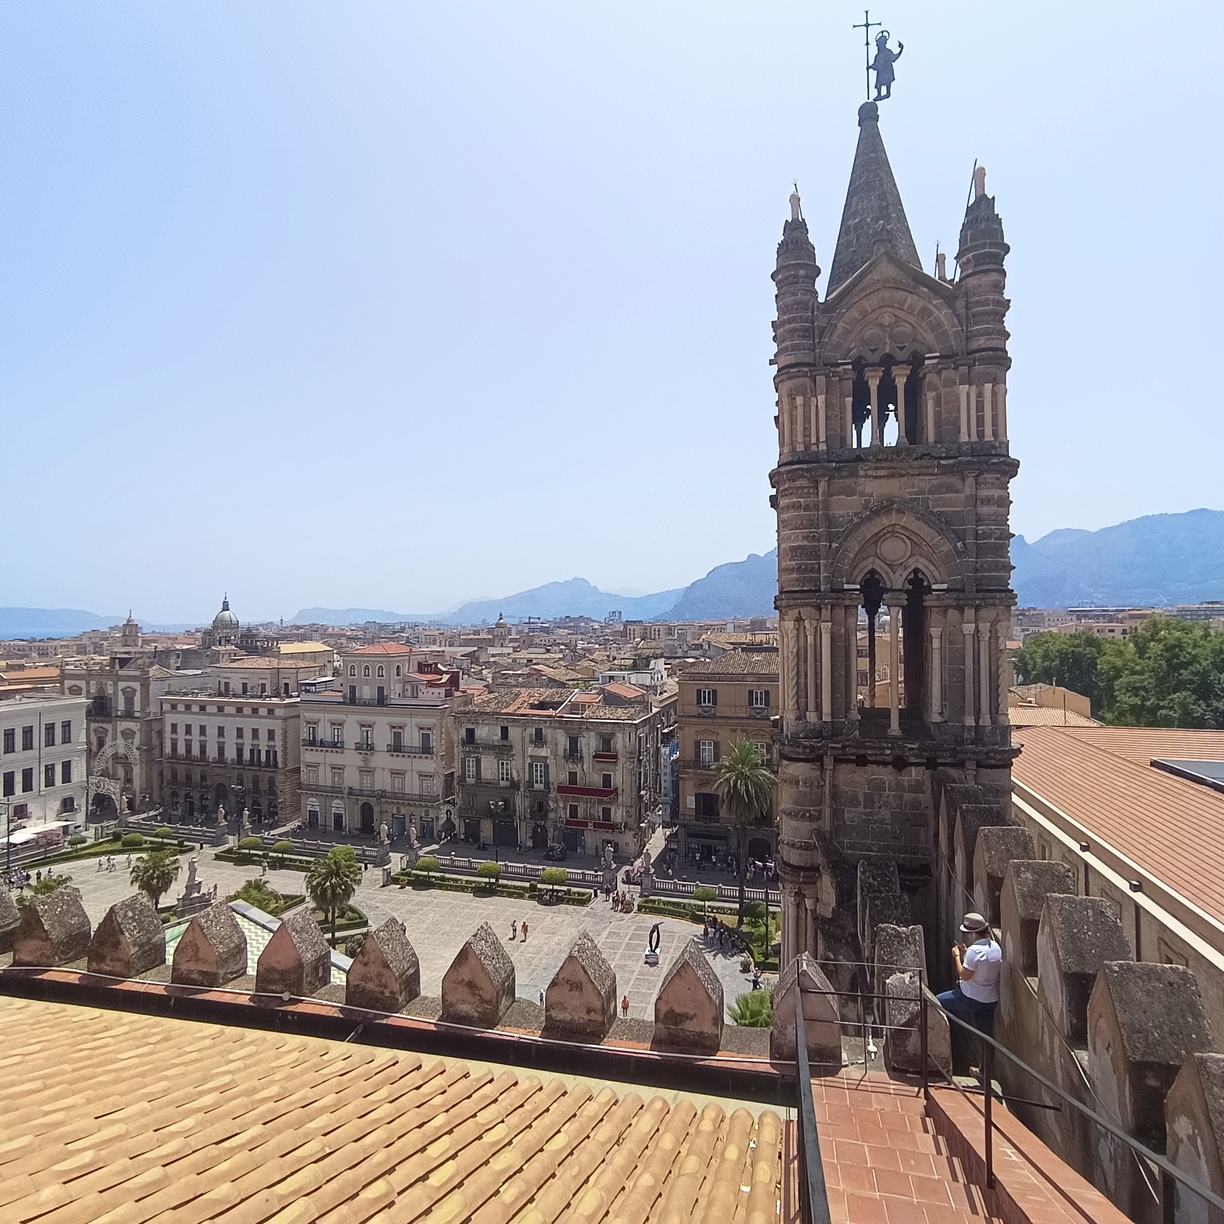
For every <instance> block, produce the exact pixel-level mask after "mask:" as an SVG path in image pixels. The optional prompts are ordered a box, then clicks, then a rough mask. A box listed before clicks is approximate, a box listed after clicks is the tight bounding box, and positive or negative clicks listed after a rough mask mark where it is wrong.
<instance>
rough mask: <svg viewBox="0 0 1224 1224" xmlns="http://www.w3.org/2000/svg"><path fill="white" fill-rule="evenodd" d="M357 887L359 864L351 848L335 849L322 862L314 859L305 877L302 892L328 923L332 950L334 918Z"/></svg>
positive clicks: (359, 874)
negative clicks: (303, 890)
mask: <svg viewBox="0 0 1224 1224" xmlns="http://www.w3.org/2000/svg"><path fill="white" fill-rule="evenodd" d="M360 883H361V864H360V863H359V862H358V861H357V856H356V855H355V854H354V853H353V848H352V847H351V846H335V847H333V848H332V849H331V850H329V851H328V852H327V857H326V858H321V859H316V860H315V861H314V863H313V864H311V868H310V870H309V871H308V872H307V873H306V891H307V892H308V893H309V894H310V900H311V902H312V903H313V905H314V907H315V909H317V910H318V911H319V912H320V913H321V914H322V915H323V916H324V918H326V919H327V920H328V921H329V922H330V923H331V942H332V947H333V948H334V947H335V946H336V918H337V916H338V915H339V913H340V911H341V910H342V909H343V908H344V907H345V906H346V905H347V904H348V903H349V902H350V901H351V900H352V897H353V894H354V893H355V892H356V891H357V885H358V884H360Z"/></svg>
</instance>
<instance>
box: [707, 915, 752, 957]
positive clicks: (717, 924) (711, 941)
mask: <svg viewBox="0 0 1224 1224" xmlns="http://www.w3.org/2000/svg"><path fill="white" fill-rule="evenodd" d="M701 938H702V939H703V940H704V941H705V943H706V946H707V947H717V948H718V949H719V950H720V951H722V952H738V951H739V950H740V947H741V946H742V943H743V941H742V940H741V939H740V937H739V934H738V932H736V931H734V930H732V928H731V927H729V926H727V925H726V924H725V923H724V922H723V921H722V919H721V918H718V917H714V918H707V919H706V920H705V922H703V923H702V925H701Z"/></svg>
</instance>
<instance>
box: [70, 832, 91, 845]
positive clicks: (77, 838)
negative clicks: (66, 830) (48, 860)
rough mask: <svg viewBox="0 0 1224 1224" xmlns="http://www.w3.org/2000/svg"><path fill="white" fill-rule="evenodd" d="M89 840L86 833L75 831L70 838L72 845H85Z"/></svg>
mask: <svg viewBox="0 0 1224 1224" xmlns="http://www.w3.org/2000/svg"><path fill="white" fill-rule="evenodd" d="M88 840H89V838H88V837H86V836H85V834H84V833H74V834H73V835H72V836H71V837H70V838H69V839H68V844H69V845H70V846H83V845H84V844H85V843H86V842H87V841H88Z"/></svg>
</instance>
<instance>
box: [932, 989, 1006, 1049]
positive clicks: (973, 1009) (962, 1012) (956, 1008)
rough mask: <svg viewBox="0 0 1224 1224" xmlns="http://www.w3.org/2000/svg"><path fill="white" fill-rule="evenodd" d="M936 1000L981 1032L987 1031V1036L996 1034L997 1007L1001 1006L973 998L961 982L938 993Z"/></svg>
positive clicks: (946, 1009) (945, 1009) (945, 1008)
mask: <svg viewBox="0 0 1224 1224" xmlns="http://www.w3.org/2000/svg"><path fill="white" fill-rule="evenodd" d="M935 1002H936V1003H938V1004H939V1006H940V1007H942V1008H943V1009H944V1011H947V1012H954V1013H955V1014H956V1015H957V1016H958V1017H960V1018H961V1019H962V1020H965V1021H967V1022H968V1023H969V1024H971V1025H973V1027H974V1028H975V1029H977V1031H978V1032H979V1033H985V1034H986V1036H987V1037H993V1036H994V1017H995V1008H997V1007H998V1006H999V1005H998V1003H979V1002H978V1000H977V999H971V998H970V997H969V996H968V995H967V994H965V992H964V991H963V990H961V988H960V984H959V983H958V984H957V985H956V986H954V987H953V988H952V989H951V990H945V991H944V992H943V994H938V995H936V996H935Z"/></svg>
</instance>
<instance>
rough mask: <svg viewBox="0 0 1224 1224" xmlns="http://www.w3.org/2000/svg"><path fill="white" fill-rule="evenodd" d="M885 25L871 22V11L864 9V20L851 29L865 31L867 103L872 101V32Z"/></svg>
mask: <svg viewBox="0 0 1224 1224" xmlns="http://www.w3.org/2000/svg"><path fill="white" fill-rule="evenodd" d="M883 24H884V23H883V22H882V21H872V20H871V10H870V9H864V10H863V20H862V21H860V22H856V23H855V24H854V25H853V26H851V27H850V28H851V29H852V30H862V31H863V47H864V48H865V50H866V59H867V64H866V75H867V101H868V102H870V101H871V31H872V30H873V29H878V28H879V27H880V26H882V25H883Z"/></svg>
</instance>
